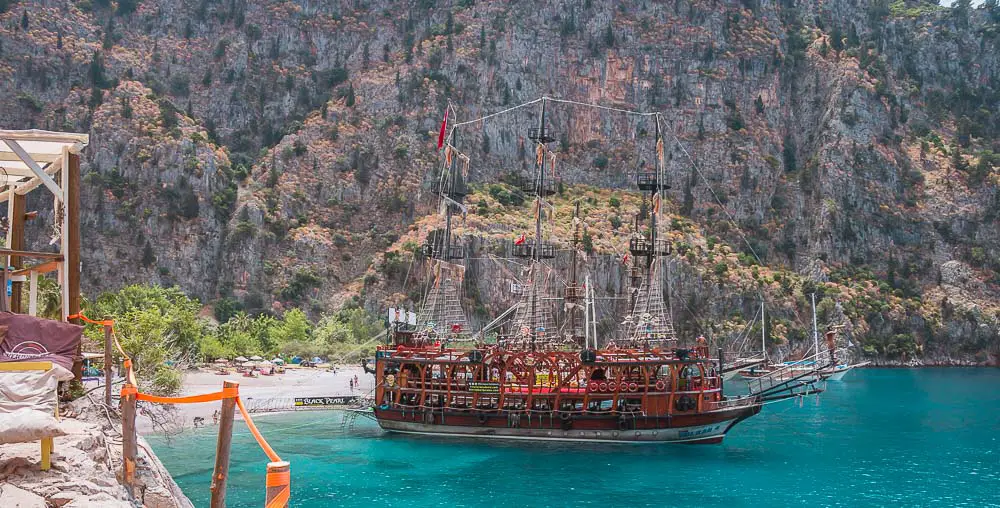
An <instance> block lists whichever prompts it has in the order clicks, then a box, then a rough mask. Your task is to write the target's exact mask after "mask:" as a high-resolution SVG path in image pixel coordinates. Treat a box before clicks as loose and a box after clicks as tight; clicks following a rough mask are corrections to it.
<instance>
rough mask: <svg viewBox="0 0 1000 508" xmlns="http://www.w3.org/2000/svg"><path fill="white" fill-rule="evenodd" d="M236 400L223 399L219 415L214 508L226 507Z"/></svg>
mask: <svg viewBox="0 0 1000 508" xmlns="http://www.w3.org/2000/svg"><path fill="white" fill-rule="evenodd" d="M239 386H240V384H239V383H235V382H233V381H224V382H223V383H222V387H223V388H239ZM235 412H236V399H222V414H220V415H219V442H218V445H217V446H216V447H215V472H213V473H212V487H211V488H212V502H211V505H210V506H211V507H212V508H225V506H226V480H228V477H229V450H230V448H231V447H232V444H233V416H234V414H235Z"/></svg>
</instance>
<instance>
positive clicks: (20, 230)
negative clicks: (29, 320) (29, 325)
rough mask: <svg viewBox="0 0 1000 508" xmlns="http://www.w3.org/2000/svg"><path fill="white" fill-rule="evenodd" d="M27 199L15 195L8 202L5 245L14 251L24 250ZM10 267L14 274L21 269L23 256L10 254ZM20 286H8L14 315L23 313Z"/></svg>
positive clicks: (13, 283)
mask: <svg viewBox="0 0 1000 508" xmlns="http://www.w3.org/2000/svg"><path fill="white" fill-rule="evenodd" d="M27 199H28V198H26V197H25V196H18V195H17V194H15V195H14V197H13V199H11V200H10V203H11V207H10V241H9V242H8V243H7V246H8V247H10V249H11V250H14V251H19V250H24V212H26V211H27V208H26V206H25V204H26V202H27ZM10 266H11V267H13V269H14V271H15V272H16V271H17V270H19V269H20V268H23V267H24V259H23V256H18V255H16V254H11V255H10ZM21 286H22V283H20V282H11V284H10V287H11V291H10V311H11V312H13V313H15V314H21V313H23V312H24V311H23V310H22V309H21Z"/></svg>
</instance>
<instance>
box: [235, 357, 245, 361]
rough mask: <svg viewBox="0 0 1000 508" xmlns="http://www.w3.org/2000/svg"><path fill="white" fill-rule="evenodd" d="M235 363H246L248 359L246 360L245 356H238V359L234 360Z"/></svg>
mask: <svg viewBox="0 0 1000 508" xmlns="http://www.w3.org/2000/svg"><path fill="white" fill-rule="evenodd" d="M234 361H237V362H245V361H247V358H246V357H245V356H237V357H236V358H235V359H234Z"/></svg>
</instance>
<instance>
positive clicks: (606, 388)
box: [598, 383, 608, 392]
mask: <svg viewBox="0 0 1000 508" xmlns="http://www.w3.org/2000/svg"><path fill="white" fill-rule="evenodd" d="M598 388H600V389H601V391H602V392H606V391H608V384H607V383H601V384H600V385H598Z"/></svg>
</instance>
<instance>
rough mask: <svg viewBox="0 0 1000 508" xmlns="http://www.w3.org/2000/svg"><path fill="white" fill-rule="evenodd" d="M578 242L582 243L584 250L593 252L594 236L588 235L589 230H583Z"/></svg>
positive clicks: (589, 252) (588, 252)
mask: <svg viewBox="0 0 1000 508" xmlns="http://www.w3.org/2000/svg"><path fill="white" fill-rule="evenodd" d="M580 243H582V244H583V251H584V252H586V253H587V254H593V253H594V238H593V237H591V236H590V231H587V230H584V231H583V236H581V237H580Z"/></svg>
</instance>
